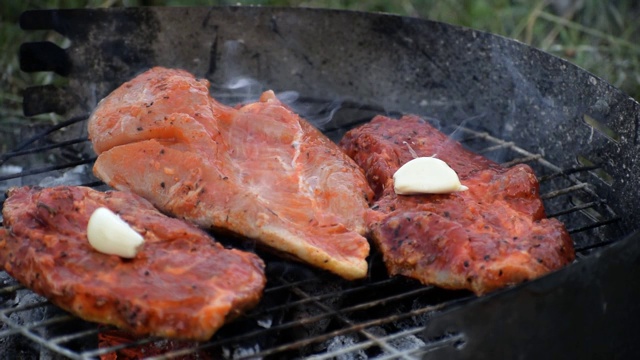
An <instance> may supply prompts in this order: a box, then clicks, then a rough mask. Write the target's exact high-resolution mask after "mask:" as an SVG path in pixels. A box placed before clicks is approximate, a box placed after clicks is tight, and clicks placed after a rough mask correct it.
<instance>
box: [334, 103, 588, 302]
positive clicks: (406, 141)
mask: <svg viewBox="0 0 640 360" xmlns="http://www.w3.org/2000/svg"><path fill="white" fill-rule="evenodd" d="M340 145H341V146H342V148H343V149H344V150H345V151H346V153H347V154H348V155H350V156H351V157H353V158H354V159H355V161H356V162H357V163H358V164H359V165H360V166H361V167H362V168H363V169H364V171H365V173H366V175H367V178H368V180H369V182H370V184H371V187H372V188H373V189H375V191H376V198H377V201H376V202H375V208H376V209H377V210H378V212H377V213H374V214H373V215H372V216H370V219H369V228H370V231H371V235H372V238H373V241H374V242H375V243H376V245H377V246H378V248H379V249H380V250H381V252H382V253H383V257H384V261H385V264H386V266H387V269H388V271H389V272H390V273H391V274H401V275H405V276H408V277H412V278H415V279H418V280H419V281H421V282H422V283H424V284H431V285H436V286H440V287H444V288H450V289H468V290H471V291H473V292H475V293H476V294H483V293H487V292H489V291H492V290H495V289H498V288H502V287H505V286H508V285H512V284H516V283H519V282H522V281H525V280H531V279H534V278H537V277H539V276H542V275H544V274H546V273H548V272H551V271H553V270H555V269H558V268H560V267H562V266H564V265H566V264H568V263H570V262H572V261H573V259H574V258H575V253H574V249H573V242H572V240H571V238H570V236H569V234H568V232H567V230H566V229H565V227H564V225H563V224H562V223H561V222H560V221H558V220H556V219H547V218H545V212H544V206H543V204H542V200H541V199H540V195H539V186H538V181H537V179H536V177H535V174H534V173H533V170H532V169H531V168H530V167H529V166H528V165H524V164H519V165H516V166H513V167H511V168H505V167H502V166H500V165H499V164H497V163H495V162H493V161H491V160H489V159H486V158H484V157H482V156H480V155H477V154H474V153H473V152H471V151H469V150H466V149H465V148H464V147H462V145H461V144H459V143H458V142H456V141H454V140H452V139H450V138H448V137H447V136H446V135H445V134H443V133H441V132H440V131H438V130H437V129H436V128H434V127H433V126H431V125H430V124H428V123H427V122H425V121H424V120H422V119H420V118H418V117H416V116H410V115H408V116H404V117H403V118H402V119H400V120H396V119H391V118H387V117H383V116H378V117H376V118H374V119H373V120H372V121H371V122H370V123H368V124H365V125H363V126H361V127H358V128H356V129H353V130H351V131H349V132H348V133H347V134H346V135H345V136H344V138H343V139H342V140H341V142H340ZM409 146H410V147H411V149H413V151H415V153H416V155H417V156H434V155H435V156H436V157H437V158H439V159H441V160H443V161H445V162H446V163H448V164H449V166H450V167H451V168H452V169H453V170H455V171H456V173H457V174H458V176H459V178H460V181H461V183H462V184H463V185H465V186H467V187H468V188H469V190H467V191H461V192H454V193H450V194H424V195H410V196H407V195H397V194H395V192H394V190H393V174H394V173H395V172H396V170H398V168H399V167H400V166H401V165H403V164H404V163H406V162H408V161H409V160H411V159H413V154H411V151H410V150H409Z"/></svg>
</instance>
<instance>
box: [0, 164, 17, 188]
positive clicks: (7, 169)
mask: <svg viewBox="0 0 640 360" xmlns="http://www.w3.org/2000/svg"><path fill="white" fill-rule="evenodd" d="M20 172H22V166H15V165H2V166H0V178H2V177H4V176H9V175H14V174H19V173H20ZM20 185H22V179H21V178H19V177H18V178H15V179H9V180H6V181H2V182H0V192H2V193H4V192H5V191H7V189H9V188H10V187H12V186H20Z"/></svg>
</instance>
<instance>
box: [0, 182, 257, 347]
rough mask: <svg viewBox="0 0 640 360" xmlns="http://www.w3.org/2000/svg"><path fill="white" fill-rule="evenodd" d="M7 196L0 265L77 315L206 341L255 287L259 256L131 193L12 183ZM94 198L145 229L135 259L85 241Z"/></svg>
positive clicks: (251, 301) (248, 301)
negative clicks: (218, 240)
mask: <svg viewBox="0 0 640 360" xmlns="http://www.w3.org/2000/svg"><path fill="white" fill-rule="evenodd" d="M8 195H9V198H8V199H7V200H6V202H5V204H4V208H3V216H4V225H5V227H4V228H2V229H0V264H1V265H2V266H3V267H4V269H5V270H6V271H7V273H9V274H10V275H11V276H13V277H14V278H16V279H17V280H18V281H20V282H21V283H22V284H24V285H25V286H27V287H28V288H30V289H32V290H33V291H35V292H37V293H39V294H41V295H43V296H45V297H46V298H48V299H50V300H51V301H52V302H53V303H55V304H56V305H58V306H60V307H61V308H63V309H65V310H67V311H70V312H71V313H73V314H75V315H77V316H79V317H81V318H83V319H86V320H89V321H96V322H100V323H104V324H111V325H115V326H118V327H120V328H122V329H124V330H127V331H130V332H132V333H133V334H137V335H158V336H165V337H172V338H181V339H193V340H206V339H208V338H210V337H211V336H212V334H213V333H215V332H216V330H217V329H218V328H220V327H221V326H222V325H223V324H224V323H225V321H227V320H230V319H232V318H234V317H236V316H237V315H238V314H240V313H241V312H242V311H244V310H246V309H249V308H251V307H253V306H254V305H256V304H257V303H258V301H259V299H260V297H261V295H262V290H263V288H264V286H265V283H266V278H265V275H264V264H263V262H262V260H260V258H258V257H257V256H256V255H255V254H252V253H248V252H243V251H239V250H230V249H225V248H223V247H222V245H220V244H218V243H216V242H214V241H213V239H212V238H211V237H210V236H208V235H207V234H206V233H205V232H203V231H202V230H200V229H198V228H196V227H195V226H193V225H191V224H188V223H186V222H184V221H182V220H179V219H174V218H169V217H167V216H165V215H163V214H161V213H160V212H158V211H157V210H156V209H155V208H154V207H153V205H151V204H150V203H149V202H148V201H146V200H144V199H142V198H140V197H139V196H137V195H134V194H131V193H127V192H119V191H110V192H99V191H96V190H92V189H90V188H85V187H55V188H45V189H40V188H28V187H22V188H12V189H10V190H9V192H8ZM101 206H104V207H107V208H109V209H110V210H112V211H113V212H115V213H116V214H119V216H120V217H121V218H122V219H123V220H125V221H126V222H127V223H129V225H130V226H131V227H132V228H133V229H134V230H136V231H137V232H139V233H140V234H141V235H142V236H143V237H144V239H145V242H144V244H143V245H142V248H141V250H140V251H139V252H138V253H137V255H136V257H135V258H133V259H124V258H121V257H119V256H116V255H107V254H103V253H100V252H98V251H96V250H95V249H93V247H91V245H90V244H89V242H88V240H87V223H88V221H89V218H90V216H91V214H92V213H93V211H94V210H95V209H97V208H98V207H101Z"/></svg>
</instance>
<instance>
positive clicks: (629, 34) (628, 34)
mask: <svg viewBox="0 0 640 360" xmlns="http://www.w3.org/2000/svg"><path fill="white" fill-rule="evenodd" d="M192 5H207V6H219V5H262V6H305V7H317V8H335V9H348V10H356V11H377V12H388V13H394V14H399V15H404V16H413V17H421V18H427V19H431V20H437V21H443V22H447V23H451V24H457V25H461V26H466V27H471V28H474V29H478V30H484V31H488V32H491V33H495V34H500V35H504V36H507V37H510V38H514V39H517V40H520V41H522V42H524V43H527V44H530V45H532V46H535V47H537V48H540V49H542V50H544V51H547V52H549V53H552V54H555V55H557V56H560V57H563V58H565V59H567V60H569V61H571V62H572V63H574V64H576V65H578V66H580V67H583V68H585V69H586V70H588V71H590V72H592V73H594V74H595V75H597V76H599V77H601V78H603V79H605V80H606V81H608V82H609V83H611V84H613V85H614V86H616V87H618V88H620V89H622V90H623V91H625V92H626V93H627V94H629V95H630V96H632V97H634V98H635V99H640V41H638V40H639V39H638V37H639V35H638V34H640V29H639V27H640V22H638V21H637V19H638V16H639V15H640V4H638V2H637V1H635V0H613V1H599V0H537V1H526V0H459V1H453V0H440V1H436V0H397V1H392V0H364V1H356V0H312V1H302V0H254V1H225V0H218V1H214V0H89V1H82V0H39V1H36V0H26V1H18V0H9V1H4V0H3V1H2V4H1V6H0V39H2V41H1V43H0V62H1V63H2V69H3V70H2V73H1V74H0V131H5V132H6V131H12V129H13V126H14V125H13V124H15V122H16V121H18V120H19V117H20V116H21V96H20V90H21V89H23V88H25V87H27V86H29V85H33V84H50V83H58V82H63V81H64V79H61V78H59V77H58V76H57V75H54V74H48V73H42V74H40V73H39V74H25V73H23V72H21V71H20V69H19V65H18V60H17V51H18V48H19V45H20V43H22V42H24V41H43V40H48V41H53V42H56V43H58V44H59V45H61V46H63V47H64V46H68V44H65V43H64V42H65V39H64V38H62V37H61V36H59V35H58V34H55V33H52V32H47V31H30V32H23V31H21V30H20V28H19V26H18V24H17V23H18V19H19V15H20V13H21V12H22V11H24V10H26V9H41V8H83V7H115V6H192ZM43 118H44V119H49V120H51V119H53V120H54V121H55V117H53V116H49V117H43Z"/></svg>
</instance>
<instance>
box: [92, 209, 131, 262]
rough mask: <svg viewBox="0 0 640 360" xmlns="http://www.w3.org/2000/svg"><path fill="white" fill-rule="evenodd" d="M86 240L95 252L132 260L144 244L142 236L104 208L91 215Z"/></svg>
mask: <svg viewBox="0 0 640 360" xmlns="http://www.w3.org/2000/svg"><path fill="white" fill-rule="evenodd" d="M87 239H88V240H89V244H91V246H93V248H94V249H96V250H97V251H99V252H101V253H104V254H109V255H118V256H120V257H123V258H134V257H135V256H136V254H137V253H138V251H139V249H140V248H141V246H142V244H143V243H144V238H143V237H142V235H140V234H139V233H137V232H136V231H135V230H133V229H132V228H131V226H129V224H127V223H126V222H125V221H124V220H122V219H121V218H120V217H119V216H118V215H116V214H114V213H113V212H112V211H111V210H109V209H107V208H105V207H100V208H98V209H96V210H95V211H94V212H93V214H91V217H90V218H89V223H88V224H87Z"/></svg>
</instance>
